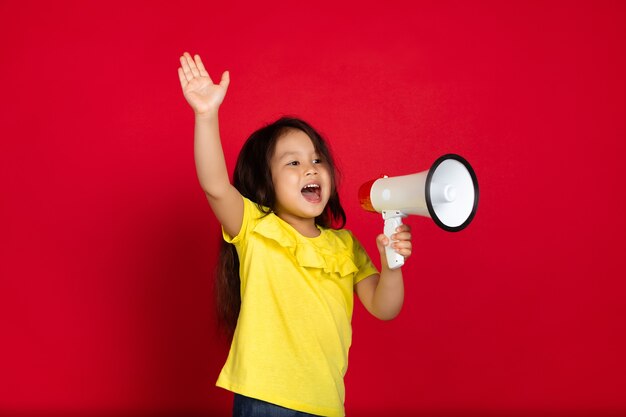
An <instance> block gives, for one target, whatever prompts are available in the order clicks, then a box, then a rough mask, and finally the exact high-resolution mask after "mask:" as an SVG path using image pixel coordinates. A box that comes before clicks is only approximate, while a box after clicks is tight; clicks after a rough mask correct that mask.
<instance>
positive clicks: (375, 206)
mask: <svg viewBox="0 0 626 417" xmlns="http://www.w3.org/2000/svg"><path fill="white" fill-rule="evenodd" d="M359 201H360V202H361V207H363V208H364V209H365V210H368V211H374V212H378V213H382V215H383V219H384V222H385V225H384V234H385V236H387V238H388V239H389V241H390V244H389V245H388V246H387V247H386V248H385V254H386V255H387V264H388V265H389V268H390V269H396V268H399V267H401V266H402V265H404V257H403V256H402V255H400V254H399V253H397V252H396V251H395V250H394V249H393V248H392V247H391V235H392V234H393V233H395V231H396V229H397V228H398V227H399V226H400V225H402V219H403V218H404V217H406V216H408V215H409V214H415V215H418V216H425V217H430V218H432V219H433V220H434V222H435V223H436V224H437V225H438V226H439V227H441V228H442V229H444V230H446V231H448V232H458V231H460V230H463V229H464V228H465V227H467V225H468V224H469V223H470V222H471V221H472V219H473V218H474V216H475V214H476V209H477V208H478V180H477V179H476V174H475V173H474V170H473V169H472V167H471V166H470V164H469V163H468V162H467V161H466V160H465V159H464V158H463V157H461V156H459V155H455V154H447V155H443V156H442V157H440V158H438V159H437V160H436V161H435V162H434V163H433V165H432V166H431V167H430V169H429V170H427V171H422V172H418V173H416V174H411V175H403V176H399V177H384V178H380V179H377V180H371V181H368V182H366V183H365V184H363V185H361V187H360V188H359Z"/></svg>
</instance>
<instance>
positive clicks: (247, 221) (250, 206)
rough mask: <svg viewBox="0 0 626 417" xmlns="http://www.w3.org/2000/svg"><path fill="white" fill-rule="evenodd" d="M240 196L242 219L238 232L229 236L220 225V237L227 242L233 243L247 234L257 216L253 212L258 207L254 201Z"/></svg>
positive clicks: (256, 210)
mask: <svg viewBox="0 0 626 417" xmlns="http://www.w3.org/2000/svg"><path fill="white" fill-rule="evenodd" d="M241 198H242V199H243V219H242V220H241V229H240V230H239V233H238V234H237V235H236V236H230V235H229V234H228V233H226V231H225V230H224V227H223V226H222V237H223V238H224V240H225V241H226V242H227V243H232V244H234V245H236V244H237V243H239V242H240V241H241V240H242V239H244V238H245V236H246V235H247V234H248V231H249V230H251V229H252V227H251V223H252V221H253V220H254V219H255V218H258V216H255V213H257V212H259V209H258V208H257V206H256V204H255V203H253V202H252V201H250V200H249V199H247V198H246V197H243V196H242V197H241Z"/></svg>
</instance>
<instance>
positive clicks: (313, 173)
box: [305, 164, 317, 176]
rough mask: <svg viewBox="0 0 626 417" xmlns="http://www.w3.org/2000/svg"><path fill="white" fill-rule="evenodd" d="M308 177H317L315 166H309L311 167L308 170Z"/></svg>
mask: <svg viewBox="0 0 626 417" xmlns="http://www.w3.org/2000/svg"><path fill="white" fill-rule="evenodd" d="M305 174H306V175H307V176H309V175H317V167H316V166H315V164H309V166H308V167H307V168H306V173H305Z"/></svg>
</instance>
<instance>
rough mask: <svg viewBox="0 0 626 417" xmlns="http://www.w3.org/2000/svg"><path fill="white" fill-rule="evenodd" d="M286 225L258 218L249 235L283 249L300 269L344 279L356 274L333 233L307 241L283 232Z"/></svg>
mask: <svg viewBox="0 0 626 417" xmlns="http://www.w3.org/2000/svg"><path fill="white" fill-rule="evenodd" d="M287 227H291V226H287V225H283V224H281V220H280V219H278V218H277V217H276V216H275V215H273V214H270V215H268V216H265V217H264V218H262V219H261V220H260V221H259V222H258V223H257V224H256V226H255V227H254V229H253V232H254V233H258V234H259V235H261V236H263V237H264V238H266V239H270V240H273V241H275V242H276V243H278V244H279V245H280V246H282V247H284V248H285V249H287V250H288V251H289V252H290V253H291V254H292V255H293V257H294V258H295V259H296V261H297V263H298V265H300V266H302V267H304V268H318V269H323V270H324V272H325V273H327V274H339V276H341V277H345V276H348V275H351V274H354V273H356V272H358V270H359V269H358V268H357V266H356V265H355V263H354V260H353V259H352V257H351V256H350V255H351V252H350V250H349V249H348V247H347V246H346V244H345V243H344V242H343V241H342V240H341V239H339V238H338V237H337V236H336V235H335V234H334V233H327V232H324V231H322V236H320V237H319V238H316V239H315V243H313V242H312V241H311V240H309V239H307V238H305V237H303V236H299V235H297V233H298V232H296V231H295V230H287Z"/></svg>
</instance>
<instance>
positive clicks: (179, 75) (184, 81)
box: [178, 67, 189, 88]
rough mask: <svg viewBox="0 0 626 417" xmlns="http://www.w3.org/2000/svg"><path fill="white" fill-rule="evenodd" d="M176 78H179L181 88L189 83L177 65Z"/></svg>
mask: <svg viewBox="0 0 626 417" xmlns="http://www.w3.org/2000/svg"><path fill="white" fill-rule="evenodd" d="M178 79H179V80H180V86H181V87H183V88H185V86H186V85H187V84H188V83H189V82H188V81H187V78H185V72H184V71H183V69H182V68H180V67H178Z"/></svg>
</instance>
